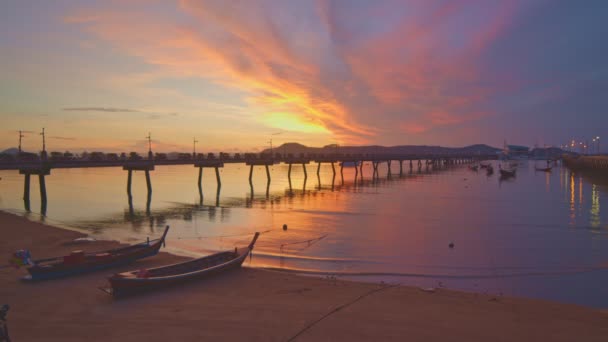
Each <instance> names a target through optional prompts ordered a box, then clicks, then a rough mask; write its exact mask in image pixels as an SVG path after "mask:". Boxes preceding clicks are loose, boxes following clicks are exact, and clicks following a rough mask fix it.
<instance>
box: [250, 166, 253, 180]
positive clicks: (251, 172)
mask: <svg viewBox="0 0 608 342" xmlns="http://www.w3.org/2000/svg"><path fill="white" fill-rule="evenodd" d="M252 177H253V164H251V165H250V166H249V183H250V184H251V183H252V181H251V178H252Z"/></svg>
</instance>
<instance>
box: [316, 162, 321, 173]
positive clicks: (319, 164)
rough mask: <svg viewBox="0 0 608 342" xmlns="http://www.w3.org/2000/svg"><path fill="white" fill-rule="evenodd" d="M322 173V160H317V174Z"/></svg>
mask: <svg viewBox="0 0 608 342" xmlns="http://www.w3.org/2000/svg"><path fill="white" fill-rule="evenodd" d="M320 173H321V162H317V176H319V174H320Z"/></svg>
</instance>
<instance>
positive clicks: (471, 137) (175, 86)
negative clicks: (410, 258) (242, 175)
mask: <svg viewBox="0 0 608 342" xmlns="http://www.w3.org/2000/svg"><path fill="white" fill-rule="evenodd" d="M572 7H573V5H571V4H569V3H567V2H564V3H558V4H555V3H542V2H539V3H532V2H529V1H508V2H487V1H479V0H471V1H447V2H442V1H440V2H430V1H428V2H427V1H405V0H403V1H401V0H390V1H379V2H351V1H330V0H319V1H314V2H312V1H311V2H307V1H283V2H275V1H245V2H239V3H227V2H225V1H191V0H182V1H171V0H166V1H111V2H105V1H86V2H79V3H74V2H70V1H54V2H52V3H44V4H40V3H33V2H32V3H28V2H27V1H9V2H8V3H7V4H4V6H3V11H2V12H3V13H2V15H1V16H2V19H3V20H2V24H0V25H2V28H3V29H2V31H1V33H0V43H1V44H0V52H1V53H2V56H3V58H2V62H0V67H1V68H2V70H3V77H2V80H1V81H0V87H1V89H2V94H1V95H0V96H1V99H2V101H1V102H0V116H1V117H2V120H3V125H2V130H3V131H2V133H3V134H2V136H1V137H0V148H9V147H14V146H15V145H16V131H18V130H20V129H21V130H24V131H32V132H33V131H35V132H38V131H39V130H40V129H41V128H42V127H46V128H47V130H48V132H49V136H50V137H54V138H50V139H49V148H51V149H57V150H66V149H81V150H82V149H106V150H129V149H138V148H139V146H140V145H142V143H143V138H142V137H143V136H145V135H146V134H147V132H152V133H153V136H154V137H155V140H156V141H155V143H156V146H158V148H159V149H161V150H188V149H189V148H190V147H189V146H190V140H191V139H192V137H194V136H196V137H198V138H200V139H204V140H205V142H206V143H205V147H206V148H208V149H213V150H256V149H257V150H259V149H261V148H263V147H264V145H265V143H264V142H265V141H266V140H267V139H268V138H267V135H268V133H271V132H273V130H276V129H281V130H284V131H285V132H284V134H283V135H282V136H281V138H282V139H283V141H282V142H290V141H293V142H296V141H297V142H302V143H306V144H309V145H315V146H321V145H324V144H328V143H335V142H338V143H340V144H384V145H398V144H434V145H449V146H462V145H466V144H473V143H478V142H485V143H488V144H491V145H495V146H500V145H501V144H502V143H503V141H504V140H505V139H506V140H509V141H513V142H519V143H523V144H528V145H532V144H534V143H542V144H549V145H560V144H561V143H563V142H564V141H569V139H571V138H572V137H577V136H582V135H584V134H587V132H588V131H593V132H592V133H590V134H597V135H604V134H603V132H601V129H600V128H598V127H608V125H607V124H608V121H607V120H608V119H607V116H606V115H603V114H602V113H603V112H602V110H603V109H602V106H601V102H602V100H600V99H599V98H598V97H596V96H595V95H594V94H595V92H596V91H599V92H601V90H602V89H605V87H606V75H605V72H603V71H602V70H604V69H602V63H603V62H602V57H601V56H605V55H606V49H605V48H604V45H605V44H602V43H601V42H603V38H602V37H603V35H602V33H601V32H600V31H598V30H596V29H594V25H592V24H591V23H593V22H597V23H599V22H600V21H601V19H602V13H601V12H602V10H598V9H597V8H594V7H593V6H584V7H580V6H579V7H576V8H572ZM572 13H579V15H572ZM583 17H584V18H585V19H584V20H585V23H586V25H580V24H581V19H577V18H583ZM24 18H25V19H24ZM600 26H601V25H600ZM600 26H597V27H600ZM576 51H586V53H585V54H584V55H581V54H578V53H577V52H576ZM549 55H550V56H551V61H549V60H547V59H546V56H549ZM584 56H588V57H584ZM591 56H597V58H595V57H591ZM589 87H592V88H593V89H594V90H593V91H591V92H589V91H586V90H585V89H587V88H589ZM602 98H603V97H602ZM583 108H584V110H583ZM574 113H575V114H576V117H577V120H573V119H572V115H573V114H574ZM581 119H585V120H581ZM521 122H525V124H524V125H521V124H520V123H521ZM549 122H550V123H549ZM557 122H559V123H557ZM85 124H86V125H85ZM127 127H129V128H127ZM236 132H238V136H239V139H234V137H235V134H236ZM38 140H39V139H36V138H35V135H32V136H27V137H26V139H25V140H24V144H25V146H26V148H27V149H28V150H38V149H39V148H40V147H39V145H40V142H39V141H38Z"/></svg>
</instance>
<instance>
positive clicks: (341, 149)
mask: <svg viewBox="0 0 608 342" xmlns="http://www.w3.org/2000/svg"><path fill="white" fill-rule="evenodd" d="M500 151H501V149H499V148H495V147H491V146H488V145H484V144H477V145H471V146H465V147H441V146H425V145H402V146H377V145H371V146H339V145H327V146H323V147H308V146H305V145H302V144H299V143H285V144H283V145H281V146H278V147H275V148H273V149H272V153H280V154H289V153H291V154H293V155H299V154H300V153H304V154H308V153H311V154H332V153H340V154H376V153H378V154H441V153H466V154H471V153H473V154H495V153H498V152H500ZM262 153H270V149H265V150H264V151H262Z"/></svg>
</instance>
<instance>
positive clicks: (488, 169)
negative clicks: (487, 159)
mask: <svg viewBox="0 0 608 342" xmlns="http://www.w3.org/2000/svg"><path fill="white" fill-rule="evenodd" d="M486 173H487V175H488V176H490V175H492V174H494V167H493V166H492V164H489V165H487V166H486Z"/></svg>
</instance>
